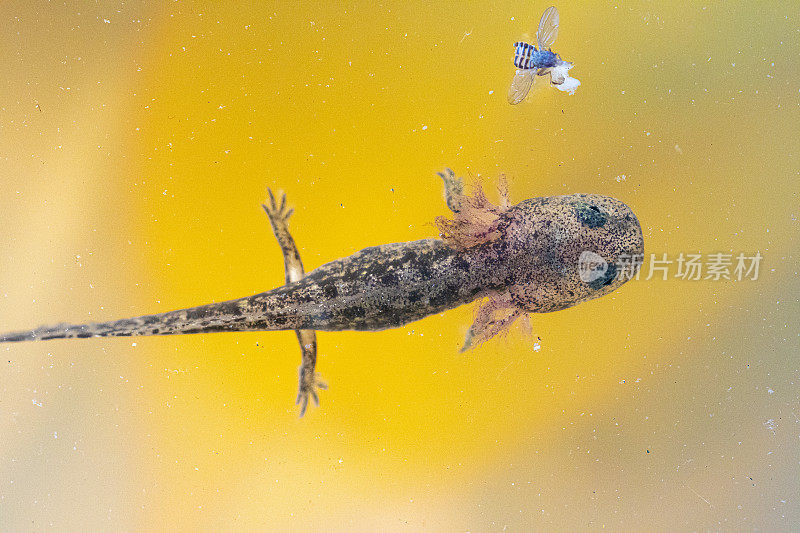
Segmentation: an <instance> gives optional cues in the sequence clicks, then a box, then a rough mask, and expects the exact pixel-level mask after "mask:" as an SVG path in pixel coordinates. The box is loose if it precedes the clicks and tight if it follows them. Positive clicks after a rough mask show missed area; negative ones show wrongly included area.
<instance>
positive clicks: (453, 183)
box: [435, 168, 509, 249]
mask: <svg viewBox="0 0 800 533" xmlns="http://www.w3.org/2000/svg"><path fill="white" fill-rule="evenodd" d="M439 177H441V178H442V181H444V198H445V201H446V202H447V207H449V208H450V210H451V211H452V212H453V218H452V219H450V218H447V217H436V221H435V222H436V227H437V228H438V229H439V236H440V237H441V238H442V240H443V241H444V242H446V243H447V244H449V245H450V246H453V247H454V248H461V249H467V248H472V247H473V246H477V245H479V244H483V243H486V242H488V241H491V240H493V239H495V238H497V237H498V235H499V233H498V231H497V225H498V220H499V219H500V215H501V214H502V213H504V212H505V211H506V210H507V209H508V206H509V199H508V187H507V184H506V180H505V176H501V177H500V179H499V180H498V190H499V192H500V205H494V204H492V203H491V202H490V201H489V200H488V199H487V198H486V195H485V194H484V193H483V188H482V187H481V185H480V183H475V184H474V185H473V187H472V195H471V196H469V195H467V194H465V193H464V182H463V180H462V179H461V178H458V177H456V175H455V174H454V173H453V171H452V170H450V169H449V168H447V169H445V171H444V172H439Z"/></svg>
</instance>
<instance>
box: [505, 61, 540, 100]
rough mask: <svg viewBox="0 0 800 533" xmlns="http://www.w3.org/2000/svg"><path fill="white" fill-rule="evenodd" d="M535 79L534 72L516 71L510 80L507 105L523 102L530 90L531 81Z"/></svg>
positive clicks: (533, 70)
mask: <svg viewBox="0 0 800 533" xmlns="http://www.w3.org/2000/svg"><path fill="white" fill-rule="evenodd" d="M535 77H536V70H535V69H531V70H517V72H516V73H515V74H514V79H513V80H511V87H509V88H508V103H509V104H511V105H515V104H518V103H520V102H521V101H523V100H525V97H526V96H528V91H530V90H531V86H532V85H533V80H534V78H535Z"/></svg>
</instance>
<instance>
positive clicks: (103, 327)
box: [0, 287, 300, 342]
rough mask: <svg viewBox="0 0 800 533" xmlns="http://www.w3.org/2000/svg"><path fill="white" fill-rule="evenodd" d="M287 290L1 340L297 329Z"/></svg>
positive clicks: (2, 336) (34, 331)
mask: <svg viewBox="0 0 800 533" xmlns="http://www.w3.org/2000/svg"><path fill="white" fill-rule="evenodd" d="M287 292H288V291H286V289H285V287H280V288H279V289H275V290H273V291H269V292H265V293H261V294H256V295H255V296H249V297H246V298H239V299H237V300H230V301H227V302H220V303H213V304H208V305H201V306H199V307H191V308H188V309H179V310H177V311H170V312H168V313H160V314H156V315H144V316H139V317H136V318H126V319H123V320H115V321H111V322H98V323H91V324H79V325H72V324H58V325H55V326H43V327H40V328H36V329H31V330H28V331H15V332H10V333H5V334H3V333H0V342H20V341H44V340H51V339H85V338H89V337H129V336H139V335H177V334H190V333H213V332H221V331H277V330H286V329H298V327H297V326H298V325H299V324H300V322H299V316H298V314H297V313H296V312H293V311H294V309H293V307H292V304H293V303H295V302H294V301H293V298H291V295H289V294H287Z"/></svg>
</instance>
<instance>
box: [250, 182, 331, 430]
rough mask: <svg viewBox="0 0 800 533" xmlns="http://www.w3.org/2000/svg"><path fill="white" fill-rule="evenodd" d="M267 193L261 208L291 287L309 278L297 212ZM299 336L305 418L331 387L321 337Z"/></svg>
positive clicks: (308, 332)
mask: <svg viewBox="0 0 800 533" xmlns="http://www.w3.org/2000/svg"><path fill="white" fill-rule="evenodd" d="M267 191H268V192H269V202H268V203H266V204H261V207H263V208H264V211H266V213H267V217H269V223H270V225H271V226H272V232H273V233H274V234H275V238H276V239H277V240H278V245H280V247H281V252H283V262H284V265H285V267H286V283H287V284H289V283H292V282H294V281H298V280H300V279H303V277H304V276H305V270H304V269H303V262H302V261H301V260H300V253H299V252H298V251H297V245H296V244H295V242H294V239H293V238H292V235H291V234H290V233H289V217H290V216H291V215H292V213H293V212H294V209H287V208H286V194H283V195H281V201H280V204H278V203H277V202H276V201H275V196H274V195H273V194H272V191H271V190H270V189H267ZM295 333H296V334H297V341H298V342H299V343H300V351H301V352H302V362H301V364H300V387H299V391H298V393H297V402H296V403H297V404H298V405H299V406H300V416H303V415H304V414H305V412H306V408H307V407H308V399H309V398H311V399H312V400H314V403H315V404H316V405H319V397H318V396H317V389H327V388H328V386H327V385H326V384H325V383H323V382H322V381H321V380H320V377H319V374H317V373H316V371H315V367H316V364H317V334H316V333H315V332H314V330H313V329H298V330H295Z"/></svg>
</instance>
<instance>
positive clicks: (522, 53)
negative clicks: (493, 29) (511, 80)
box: [514, 42, 558, 70]
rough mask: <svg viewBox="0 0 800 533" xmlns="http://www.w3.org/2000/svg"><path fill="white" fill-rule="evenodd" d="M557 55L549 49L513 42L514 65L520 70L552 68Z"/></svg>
mask: <svg viewBox="0 0 800 533" xmlns="http://www.w3.org/2000/svg"><path fill="white" fill-rule="evenodd" d="M557 58H558V56H556V54H554V53H553V52H551V51H549V50H539V49H537V48H536V47H535V46H533V45H530V44H528V43H523V42H518V43H514V66H515V67H517V68H518V69H522V70H530V69H534V68H552V67H554V66H556V60H557Z"/></svg>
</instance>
